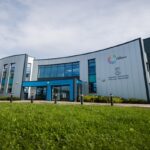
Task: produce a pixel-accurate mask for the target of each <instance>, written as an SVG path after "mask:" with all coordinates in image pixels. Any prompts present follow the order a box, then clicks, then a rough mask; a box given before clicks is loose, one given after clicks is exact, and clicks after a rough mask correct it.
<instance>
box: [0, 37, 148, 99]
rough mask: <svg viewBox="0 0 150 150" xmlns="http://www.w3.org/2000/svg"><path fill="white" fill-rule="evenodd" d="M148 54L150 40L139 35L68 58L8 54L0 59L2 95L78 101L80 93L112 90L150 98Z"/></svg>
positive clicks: (127, 95) (124, 95) (96, 93)
mask: <svg viewBox="0 0 150 150" xmlns="http://www.w3.org/2000/svg"><path fill="white" fill-rule="evenodd" d="M145 50H146V52H147V53H145ZM149 53H150V40H149V41H147V40H146V39H145V40H142V39H141V38H138V39H135V40H132V41H129V42H126V43H123V44H120V45H117V46H113V47H110V48H106V49H102V50H98V51H93V52H90V53H85V54H80V55H74V56H69V57H60V58H49V59H35V58H33V57H30V56H28V55H27V54H21V55H14V56H9V57H5V58H2V59H0V95H4V96H8V95H10V94H11V93H13V95H14V96H19V97H21V98H22V99H28V98H30V97H31V95H33V96H34V98H35V99H45V100H53V99H54V98H56V99H57V100H69V101H76V100H77V99H78V97H79V96H80V95H81V94H94V95H104V96H108V95H110V93H112V94H113V95H114V96H120V97H124V98H137V99H143V100H145V101H150V98H149V97H150V72H149V62H148V60H150V55H149ZM147 54H148V55H147ZM147 56H148V59H147Z"/></svg>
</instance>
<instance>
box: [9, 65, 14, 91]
mask: <svg viewBox="0 0 150 150" xmlns="http://www.w3.org/2000/svg"><path fill="white" fill-rule="evenodd" d="M14 74H15V63H12V64H11V68H10V75H9V82H8V90H7V93H11V92H12V86H13V80H14Z"/></svg>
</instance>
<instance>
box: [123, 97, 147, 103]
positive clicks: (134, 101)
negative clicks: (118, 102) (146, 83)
mask: <svg viewBox="0 0 150 150" xmlns="http://www.w3.org/2000/svg"><path fill="white" fill-rule="evenodd" d="M123 103H131V104H147V103H148V102H147V101H145V100H143V99H137V98H129V99H124V100H123Z"/></svg>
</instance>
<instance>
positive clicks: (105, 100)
mask: <svg viewBox="0 0 150 150" xmlns="http://www.w3.org/2000/svg"><path fill="white" fill-rule="evenodd" d="M84 102H97V103H110V97H109V96H100V95H99V96H97V95H86V96H84ZM113 102H114V103H132V104H134V103H135V104H146V103H148V102H147V101H144V100H142V99H136V98H129V99H125V98H122V97H117V96H113Z"/></svg>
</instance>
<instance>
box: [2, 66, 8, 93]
mask: <svg viewBox="0 0 150 150" xmlns="http://www.w3.org/2000/svg"><path fill="white" fill-rule="evenodd" d="M7 71H8V64H5V65H4V68H3V75H2V83H1V93H3V92H4V87H5V84H6V76H7Z"/></svg>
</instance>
